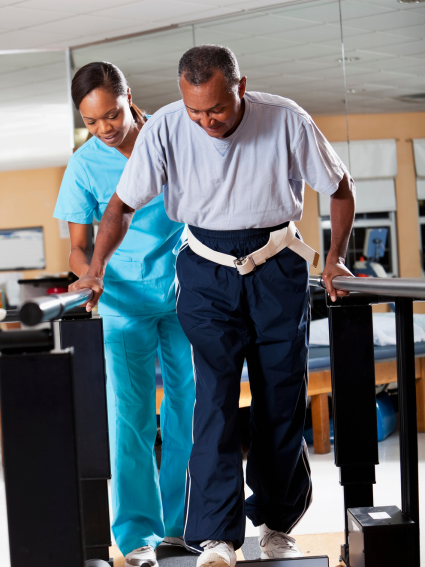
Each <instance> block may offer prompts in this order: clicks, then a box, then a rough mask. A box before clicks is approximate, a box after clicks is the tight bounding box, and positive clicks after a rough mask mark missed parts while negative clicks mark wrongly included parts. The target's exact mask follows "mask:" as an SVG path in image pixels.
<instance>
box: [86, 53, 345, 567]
mask: <svg viewBox="0 0 425 567" xmlns="http://www.w3.org/2000/svg"><path fill="white" fill-rule="evenodd" d="M178 75H179V86H180V90H181V93H182V97H183V100H181V101H179V102H176V103H173V104H170V105H168V106H166V107H164V108H162V109H161V110H159V111H158V112H157V113H156V114H154V116H153V117H152V118H151V119H150V120H149V122H148V123H147V125H146V126H145V127H144V128H143V130H142V132H141V134H140V135H139V138H138V140H137V142H136V146H135V149H134V152H133V154H132V156H131V158H130V160H129V162H128V164H127V166H126V168H125V170H124V173H123V176H122V178H121V181H120V183H119V185H118V188H117V192H116V194H115V195H114V197H113V198H112V199H111V202H110V204H109V206H108V208H107V210H106V212H105V214H104V216H103V220H102V223H101V225H100V229H99V234H98V237H97V241H96V249H95V253H94V257H93V261H92V264H91V267H90V271H89V273H88V275H87V276H86V277H84V278H82V279H81V280H80V284H79V285H80V287H87V286H88V287H91V288H92V289H93V290H94V292H95V296H94V299H93V300H92V301H91V302H90V304H89V305H88V309H90V308H91V307H92V306H93V305H94V304H95V303H96V301H97V299H98V297H99V295H100V293H101V290H102V277H103V274H104V270H105V266H106V264H107V262H108V259H109V258H110V256H111V255H112V253H113V251H114V250H115V249H116V247H117V246H118V245H119V243H120V242H121V240H122V238H123V237H124V235H125V233H126V231H127V229H128V226H129V224H130V222H131V218H132V215H133V213H134V210H135V209H140V208H141V207H143V206H145V205H147V204H148V203H149V201H150V200H152V199H153V198H154V197H155V196H157V195H158V194H159V193H160V192H161V191H164V200H165V207H166V211H167V214H168V216H169V217H170V218H171V219H173V220H176V221H178V222H184V223H187V224H188V225H189V239H188V245H187V246H183V248H182V249H181V250H180V252H179V256H178V260H177V279H178V285H177V313H178V316H179V319H180V322H181V324H182V327H183V329H184V331H185V333H186V335H187V337H188V338H189V340H190V342H191V344H192V348H193V364H194V371H195V379H196V405H195V410H194V420H193V441H194V445H193V450H192V454H191V458H190V462H189V466H188V474H187V486H186V518H185V534H184V537H185V542H186V545H187V546H189V547H190V548H192V549H193V550H195V551H197V552H200V553H201V555H200V557H199V559H198V564H197V565H198V567H201V566H206V565H210V566H211V565H213V566H217V567H218V566H220V567H221V566H223V567H229V566H234V565H235V563H236V554H235V550H237V549H238V548H239V547H240V546H241V545H242V543H243V540H244V531H245V513H246V515H247V516H248V517H249V518H250V519H251V520H252V522H253V524H254V525H255V526H259V530H260V538H259V541H260V547H261V557H262V558H264V559H266V558H269V557H294V556H297V555H300V552H299V550H298V548H297V547H296V545H295V540H294V539H293V538H291V537H290V536H289V535H288V534H289V533H290V532H291V530H292V529H293V528H294V526H295V525H296V524H297V523H298V522H299V521H300V519H301V518H302V516H303V515H304V514H305V512H306V510H307V508H308V507H309V505H310V503H311V500H312V484H311V477H310V467H309V462H308V453H307V447H306V444H305V441H304V439H303V426H304V417H305V407H306V398H307V354H308V327H309V295H308V275H309V269H308V262H310V263H313V264H314V263H315V262H316V261H317V254H316V253H315V252H314V251H313V250H312V249H311V248H309V247H308V246H307V245H305V244H304V243H303V242H302V240H301V239H300V235H299V234H298V233H296V229H295V227H294V225H293V221H297V220H300V218H301V216H302V210H303V198H304V180H305V181H307V182H308V183H309V185H311V187H313V188H314V189H315V190H316V191H318V192H320V193H323V194H326V195H329V196H330V197H331V223H332V243H331V249H330V252H329V254H328V257H327V261H326V267H325V270H324V272H323V278H324V280H325V282H326V285H327V290H328V292H329V293H330V295H331V298H332V299H333V300H335V299H336V295H337V292H336V291H335V289H334V288H333V287H332V283H331V282H332V278H333V277H335V276H337V275H350V272H349V271H348V270H347V269H346V268H345V266H344V257H345V254H346V249H347V243H348V239H349V235H350V231H351V227H352V221H353V216H354V194H353V193H354V185H353V183H352V180H351V179H350V176H349V174H348V172H347V171H346V169H345V167H344V165H343V164H342V162H341V160H340V159H339V158H338V156H337V155H336V154H335V152H334V151H333V149H332V147H331V146H330V144H329V143H328V142H327V141H326V139H325V138H324V136H323V135H322V133H321V132H320V131H319V130H318V128H317V127H316V125H315V124H314V122H313V120H312V119H311V117H310V116H309V115H308V114H307V113H306V112H305V111H304V110H303V109H301V108H300V107H299V106H297V104H295V103H294V102H293V101H291V100H288V99H285V98H282V97H280V96H276V95H271V94H265V93H258V92H246V90H245V89H246V77H242V78H240V74H239V67H238V63H237V61H236V58H235V56H234V55H233V53H232V52H231V51H230V50H229V49H227V48H225V47H221V46H215V45H201V46H198V47H194V48H192V49H190V50H189V51H187V52H186V53H185V54H184V55H183V57H182V58H181V60H180V63H179V70H178ZM338 294H340V292H338ZM245 359H246V360H247V363H248V370H249V375H250V383H251V392H252V405H251V432H252V445H251V449H250V452H249V455H248V463H247V483H248V485H249V486H250V487H251V489H252V491H253V494H252V496H250V497H249V498H248V499H247V501H246V502H245V501H244V482H243V473H242V457H241V450H240V436H239V431H238V425H237V410H238V401H239V391H240V377H241V371H242V367H243V363H244V360H245Z"/></svg>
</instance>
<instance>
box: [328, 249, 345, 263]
mask: <svg viewBox="0 0 425 567" xmlns="http://www.w3.org/2000/svg"><path fill="white" fill-rule="evenodd" d="M326 261H327V262H330V263H331V264H344V266H345V257H344V256H341V255H339V254H338V253H332V252H329V254H328V256H327V259H326Z"/></svg>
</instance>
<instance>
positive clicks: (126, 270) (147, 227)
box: [53, 137, 184, 316]
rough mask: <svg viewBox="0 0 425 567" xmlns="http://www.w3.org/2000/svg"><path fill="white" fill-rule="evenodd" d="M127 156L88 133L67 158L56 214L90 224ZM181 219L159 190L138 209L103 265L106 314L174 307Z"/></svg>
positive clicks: (102, 310) (106, 199)
mask: <svg viewBox="0 0 425 567" xmlns="http://www.w3.org/2000/svg"><path fill="white" fill-rule="evenodd" d="M127 161H128V160H127V158H126V157H125V156H124V155H123V154H121V153H120V152H119V151H118V150H117V149H115V148H110V147H108V146H107V145H106V144H104V143H103V142H101V141H100V140H99V139H98V138H95V137H92V138H90V140H88V141H87V142H86V143H85V144H84V145H83V146H81V147H80V148H79V149H78V150H77V151H76V152H75V153H74V154H73V156H72V157H71V158H70V160H69V163H68V167H67V168H66V171H65V174H64V177H63V180H62V185H61V188H60V192H59V197H58V200H57V203H56V208H55V212H54V215H53V216H54V217H56V218H58V219H63V220H66V221H70V222H74V223H79V224H91V223H92V222H93V217H95V218H96V219H97V220H98V221H100V219H101V218H102V215H103V213H104V212H105V209H106V207H107V205H108V203H109V200H110V199H111V197H112V195H113V194H114V193H115V190H116V187H117V185H118V182H119V180H120V177H121V174H122V172H123V170H124V167H125V165H126V163H127ZM183 230H184V225H183V224H180V223H177V222H174V221H171V220H170V219H169V218H168V216H167V215H166V213H165V208H164V197H163V194H161V195H159V196H158V197H156V198H155V199H153V201H151V202H150V203H149V204H148V205H147V206H146V207H143V208H142V209H140V210H139V211H136V213H135V215H134V217H133V221H132V223H131V225H130V228H129V230H128V233H127V235H126V236H125V238H124V240H123V242H122V244H121V246H120V247H119V248H118V250H117V251H116V252H115V254H114V255H113V256H112V258H111V260H110V261H109V264H108V266H107V268H106V272H105V278H104V284H105V290H104V292H103V295H102V297H101V299H100V302H99V312H100V313H101V314H104V315H133V316H137V315H149V314H154V313H162V312H167V311H171V310H173V309H175V293H174V279H175V262H176V255H177V251H178V249H179V248H180V244H181V242H182V239H183Z"/></svg>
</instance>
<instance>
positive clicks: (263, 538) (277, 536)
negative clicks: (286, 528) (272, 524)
mask: <svg viewBox="0 0 425 567" xmlns="http://www.w3.org/2000/svg"><path fill="white" fill-rule="evenodd" d="M258 541H259V543H260V549H261V559H275V558H278V559H284V558H286V557H288V558H290V557H303V554H302V553H301V551H300V550H299V549H298V547H297V546H296V545H295V539H294V538H293V537H291V536H289V535H288V534H285V533H283V532H275V531H274V530H269V528H268V527H267V526H266V524H263V525H262V526H260V535H259V536H258Z"/></svg>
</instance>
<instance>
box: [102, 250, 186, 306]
mask: <svg viewBox="0 0 425 567" xmlns="http://www.w3.org/2000/svg"><path fill="white" fill-rule="evenodd" d="M104 283H105V289H104V292H103V295H102V297H101V299H100V303H99V313H101V314H102V315H117V316H126V315H128V316H143V315H149V314H159V313H165V312H168V311H172V310H173V309H175V298H174V273H172V274H170V275H167V276H163V277H158V278H143V264H142V263H141V262H133V261H131V260H124V259H116V258H112V259H111V261H110V262H109V265H108V266H107V268H106V272H105V280H104Z"/></svg>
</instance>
